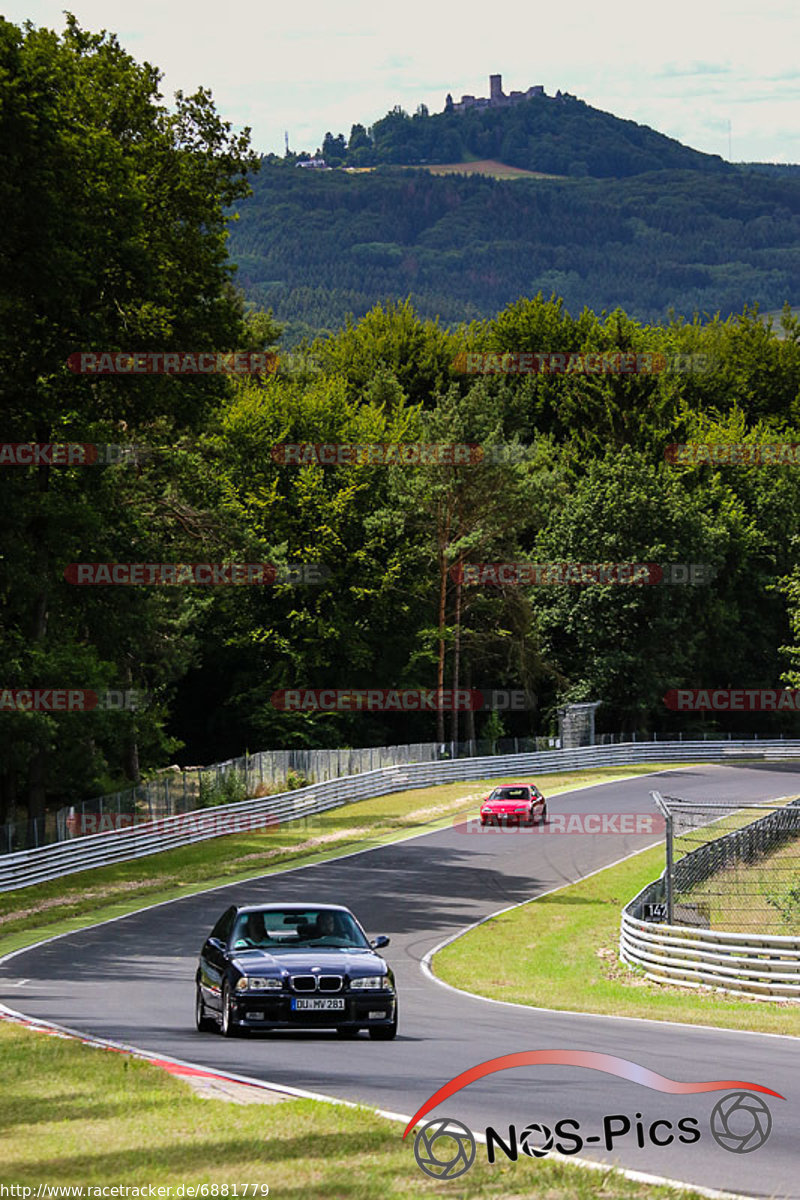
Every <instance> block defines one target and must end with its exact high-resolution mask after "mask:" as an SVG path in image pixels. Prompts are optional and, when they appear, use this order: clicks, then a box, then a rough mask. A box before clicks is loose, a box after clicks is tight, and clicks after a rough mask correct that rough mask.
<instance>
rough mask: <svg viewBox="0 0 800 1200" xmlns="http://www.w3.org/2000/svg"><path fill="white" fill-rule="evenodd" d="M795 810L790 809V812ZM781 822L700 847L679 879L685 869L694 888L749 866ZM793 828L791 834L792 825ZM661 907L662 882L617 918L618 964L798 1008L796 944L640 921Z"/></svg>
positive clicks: (799, 952) (773, 839) (779, 831)
mask: <svg viewBox="0 0 800 1200" xmlns="http://www.w3.org/2000/svg"><path fill="white" fill-rule="evenodd" d="M797 804H798V801H796V800H795V801H792V806H795V805H797ZM787 807H788V806H787ZM784 817H785V810H782V809H776V810H775V811H774V812H772V813H771V814H770V815H769V816H767V817H762V818H761V819H760V820H758V821H753V822H752V823H751V824H749V825H745V826H743V827H742V828H741V829H737V830H735V831H734V832H732V833H729V834H726V835H725V836H724V837H722V838H719V839H717V840H715V841H713V842H709V843H708V844H707V845H705V846H701V847H700V848H699V849H698V850H695V851H693V852H692V853H691V854H687V855H686V856H685V858H683V859H681V860H680V862H678V863H677V865H676V867H675V874H676V876H677V877H679V876H680V873H681V870H682V869H683V871H684V873H686V874H687V875H688V876H690V877H691V879H692V881H693V882H697V881H698V880H699V879H701V878H702V879H705V878H707V877H708V876H709V875H710V874H713V873H714V872H716V871H717V870H722V869H724V868H725V867H726V866H729V865H730V864H731V863H733V862H738V861H748V860H749V859H750V858H751V857H753V856H757V854H758V853H760V852H762V851H764V852H766V851H768V850H770V849H772V848H773V847H774V846H775V845H779V844H780V843H781V840H783V839H785V837H786V836H787V830H788V827H787V823H786V821H785V820H784V819H783V818H784ZM792 828H793V829H794V828H796V826H794V823H793V826H792ZM684 864H685V865H684ZM678 882H680V879H678ZM665 899H666V881H665V878H664V876H662V877H661V879H657V880H655V881H654V882H653V883H649V884H648V885H647V887H646V888H644V889H643V890H642V891H641V892H640V893H639V894H638V896H634V898H633V900H631V901H630V903H629V904H627V905H626V906H625V908H624V909H623V910H622V921H621V928H620V942H619V948H620V958H622V960H623V962H627V963H629V964H631V965H633V966H638V967H642V968H643V970H644V972H645V975H646V976H647V978H648V979H652V980H654V981H656V982H658V983H677V984H681V985H683V986H684V987H702V986H710V987H714V988H720V989H722V990H724V991H726V992H731V993H733V994H736V995H746V996H753V997H755V998H760V999H764V1000H769V999H772V1000H777V999H795V1000H800V937H787V936H784V935H782V934H745V933H728V932H726V931H723V930H713V929H698V928H696V927H693V926H686V925H666V924H662V923H660V922H659V923H657V922H654V921H646V920H644V919H643V918H642V916H641V913H642V912H643V911H644V906H645V905H646V904H658V903H664V901H665Z"/></svg>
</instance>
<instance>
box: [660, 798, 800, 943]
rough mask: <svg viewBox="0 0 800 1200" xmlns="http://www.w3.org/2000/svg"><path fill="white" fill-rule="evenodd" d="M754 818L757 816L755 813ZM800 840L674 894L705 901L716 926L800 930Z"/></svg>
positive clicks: (787, 933) (789, 933)
mask: <svg viewBox="0 0 800 1200" xmlns="http://www.w3.org/2000/svg"><path fill="white" fill-rule="evenodd" d="M751 820H752V818H751ZM799 885H800V844H798V840H797V838H796V837H795V838H794V839H793V840H790V841H789V842H788V843H787V844H785V845H783V846H781V847H780V848H779V849H777V850H773V851H772V852H771V853H769V854H765V855H763V856H762V857H760V858H759V859H758V861H757V862H753V863H745V862H741V863H736V865H735V866H731V867H726V868H725V869H724V870H721V871H717V872H716V873H715V874H714V875H712V876H711V877H710V878H709V879H704V880H703V882H702V883H699V884H697V885H696V886H695V887H692V888H689V889H687V890H686V891H684V892H681V893H680V895H676V896H675V903H676V904H700V905H701V906H702V907H703V910H704V911H705V913H706V914H707V916H708V920H709V926H710V928H711V929H727V930H731V931H733V932H737V933H745V934H760V933H768V934H779V935H783V936H784V937H797V936H798V934H800V886H799Z"/></svg>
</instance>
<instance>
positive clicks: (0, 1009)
mask: <svg viewBox="0 0 800 1200" xmlns="http://www.w3.org/2000/svg"><path fill="white" fill-rule="evenodd" d="M0 1014H4V1015H6V1016H9V1017H11V1018H13V1019H15V1020H18V1021H20V1022H21V1023H22V1024H23V1025H24V1026H26V1027H30V1026H32V1027H34V1028H35V1029H37V1030H40V1031H45V1032H46V1031H48V1030H51V1031H55V1032H57V1033H60V1034H65V1035H67V1036H68V1037H70V1038H72V1039H74V1040H75V1041H79V1042H81V1043H82V1044H84V1045H86V1044H88V1045H92V1046H98V1047H100V1048H103V1049H112V1050H118V1051H120V1052H122V1053H126V1054H131V1055H133V1056H134V1057H135V1058H139V1059H142V1060H144V1061H145V1062H150V1063H152V1064H153V1065H154V1066H158V1065H159V1063H162V1062H163V1063H171V1064H173V1065H174V1066H177V1067H188V1068H190V1069H191V1070H196V1071H199V1072H201V1073H202V1074H203V1075H205V1076H206V1077H207V1078H208V1077H210V1078H216V1079H227V1080H229V1081H230V1082H231V1083H243V1084H246V1085H248V1086H250V1087H255V1088H258V1089H259V1090H261V1091H271V1092H278V1093H281V1094H283V1095H286V1096H290V1097H292V1098H293V1099H296V1100H315V1101H318V1102H319V1103H322V1104H332V1105H335V1106H337V1107H340V1108H355V1109H362V1110H366V1111H369V1112H373V1113H375V1114H376V1116H379V1117H383V1118H385V1119H386V1120H388V1121H393V1122H395V1123H400V1122H402V1123H403V1124H404V1125H408V1123H409V1121H410V1120H411V1117H410V1116H408V1114H406V1113H396V1112H392V1111H390V1110H389V1109H383V1108H373V1107H372V1106H371V1105H368V1104H357V1103H356V1102H355V1101H353V1100H342V1099H341V1098H339V1097H337V1096H326V1095H323V1094H322V1093H321V1092H310V1091H308V1090H307V1089H305V1088H293V1087H290V1086H289V1085H288V1084H280V1083H270V1082H268V1081H265V1080H263V1079H255V1078H253V1077H251V1076H249V1075H239V1074H238V1073H236V1072H233V1071H219V1070H214V1069H211V1068H209V1067H206V1066H204V1065H203V1064H202V1063H193V1062H190V1061H189V1060H188V1059H185V1058H175V1057H173V1056H172V1055H170V1054H157V1053H156V1052H155V1051H148V1050H139V1049H138V1048H137V1047H136V1046H131V1045H129V1044H128V1043H127V1042H116V1041H114V1040H113V1039H111V1038H101V1037H96V1036H95V1035H93V1034H86V1033H82V1032H81V1031H80V1030H79V1029H72V1028H71V1027H70V1026H68V1025H59V1024H56V1023H55V1022H54V1021H42V1020H39V1019H38V1018H36V1017H27V1016H26V1015H25V1014H24V1013H20V1012H16V1011H15V1010H14V1009H13V1008H8V1006H7V1005H5V1004H2V1003H0ZM177 1078H180V1076H177ZM219 1102H220V1103H224V1101H219ZM470 1133H471V1134H472V1136H473V1137H474V1138H475V1140H476V1141H478V1142H481V1143H482V1144H483V1145H485V1144H486V1135H485V1134H482V1133H477V1132H476V1131H475V1130H470ZM551 1161H554V1162H560V1163H565V1164H566V1165H568V1166H574V1167H582V1168H586V1169H588V1170H591V1171H605V1172H613V1173H614V1174H617V1175H622V1176H624V1178H626V1179H630V1180H632V1181H633V1182H637V1183H647V1184H653V1185H659V1186H662V1187H664V1186H666V1187H672V1188H675V1190H676V1191H680V1192H696V1193H697V1194H698V1195H701V1196H707V1197H709V1200H752V1197H750V1196H747V1195H742V1194H741V1193H738V1192H720V1191H716V1190H714V1189H712V1188H706V1187H703V1186H702V1185H699V1184H691V1183H685V1182H683V1181H681V1180H677V1179H670V1178H667V1177H666V1176H662V1175H650V1174H647V1173H645V1172H643V1171H634V1170H630V1169H629V1168H627V1167H619V1166H616V1165H615V1164H613V1163H603V1162H595V1161H594V1160H593V1159H587V1158H575V1157H572V1156H567V1155H565V1154H558V1153H556V1154H554V1155H553V1157H552V1160H551Z"/></svg>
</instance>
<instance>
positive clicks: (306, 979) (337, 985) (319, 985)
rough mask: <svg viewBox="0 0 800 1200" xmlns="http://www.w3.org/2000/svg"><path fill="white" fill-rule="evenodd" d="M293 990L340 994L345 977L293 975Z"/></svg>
mask: <svg viewBox="0 0 800 1200" xmlns="http://www.w3.org/2000/svg"><path fill="white" fill-rule="evenodd" d="M291 982H292V989H293V990H294V991H295V992H315V991H317V990H319V991H320V992H340V991H341V990H342V982H343V977H342V976H341V975H319V976H317V975H293V976H292V981H291Z"/></svg>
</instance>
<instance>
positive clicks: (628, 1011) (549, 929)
mask: <svg viewBox="0 0 800 1200" xmlns="http://www.w3.org/2000/svg"><path fill="white" fill-rule="evenodd" d="M663 869H664V850H663V847H661V846H659V847H656V848H654V849H651V850H645V851H644V852H643V853H641V854H637V855H635V856H634V857H633V858H630V859H628V860H626V861H625V862H622V863H620V864H618V865H617V866H614V867H609V868H608V869H607V870H605V871H601V872H600V873H599V874H597V875H593V876H592V877H591V878H589V879H585V880H583V881H582V882H581V883H577V884H574V885H572V886H570V887H565V888H560V889H559V890H558V891H557V892H553V893H551V894H550V895H549V896H543V897H540V898H539V899H538V900H532V901H530V902H529V903H527V904H524V905H522V906H521V907H519V908H515V909H512V910H511V911H510V912H507V913H504V914H503V915H502V916H498V917H493V918H492V919H491V920H489V921H487V922H485V923H484V924H482V925H479V926H478V927H477V928H476V929H474V930H471V931H470V932H469V933H466V934H464V935H463V936H462V937H460V938H458V939H457V940H456V941H455V942H453V943H452V944H451V945H449V946H446V947H444V949H442V950H440V951H439V953H438V954H437V955H436V956H435V957H434V960H433V969H434V972H435V974H436V975H437V976H439V977H440V978H441V979H443V980H445V981H446V982H447V983H451V984H453V985H454V986H455V987H459V988H463V989H464V990H465V991H471V992H477V993H478V994H479V995H482V996H489V997H491V998H492V999H495V1000H510V1001H514V1002H516V1003H518V1004H530V1005H536V1006H540V1007H543V1008H551V1009H563V1010H568V1011H576V1010H577V1011H580V1012H589V1013H604V1014H607V1015H609V1016H624V1017H647V1018H650V1019H654V1020H660V1021H682V1022H685V1023H686V1024H689V1025H716V1026H719V1027H720V1028H724V1029H749V1030H755V1031H757V1032H763V1033H783V1034H791V1035H792V1036H795V1037H797V1036H800V1005H798V1004H796V1003H792V1002H791V1001H756V1000H738V999H734V998H730V997H725V996H724V995H723V994H721V993H716V992H714V991H712V990H711V989H703V990H698V989H694V988H682V987H679V986H678V985H671V984H658V983H652V982H650V981H649V980H647V979H645V977H644V973H643V972H641V971H639V970H636V969H632V968H629V967H627V966H626V965H625V964H624V963H621V962H620V961H619V951H618V947H619V928H620V913H621V910H622V907H623V906H624V905H625V904H627V902H628V901H629V900H632V899H633V897H634V896H635V895H636V894H637V892H640V891H641V890H642V888H643V887H645V886H646V884H648V883H650V882H651V881H652V880H653V879H656V878H658V876H659V875H660V874H661V872H662V871H663Z"/></svg>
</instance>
